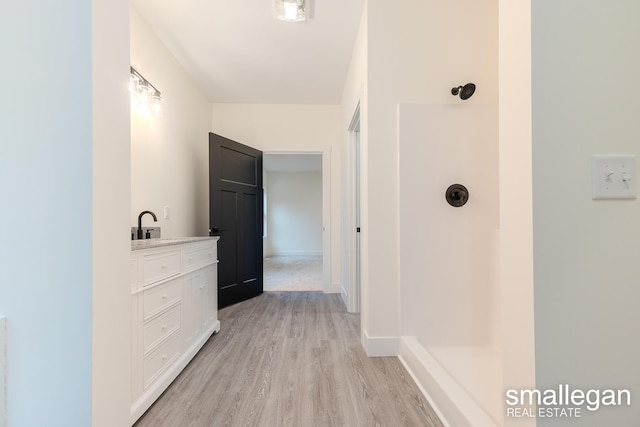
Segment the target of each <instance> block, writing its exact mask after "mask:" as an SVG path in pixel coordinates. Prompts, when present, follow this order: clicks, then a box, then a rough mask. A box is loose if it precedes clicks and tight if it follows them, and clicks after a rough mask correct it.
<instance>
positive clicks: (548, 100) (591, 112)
mask: <svg viewBox="0 0 640 427" xmlns="http://www.w3.org/2000/svg"><path fill="white" fill-rule="evenodd" d="M638 16H640V3H638V2H636V1H631V0H612V1H607V2H606V5H605V4H604V3H603V2H600V1H596V0H570V1H563V2H556V1H552V0H541V1H535V2H532V40H533V49H532V53H533V55H532V58H533V177H534V180H533V184H534V192H533V213H534V217H533V218H534V243H535V245H534V269H535V270H534V271H535V331H536V380H537V383H538V388H542V389H545V388H549V387H553V386H557V384H559V383H560V384H569V385H570V386H571V388H582V389H629V390H630V391H631V395H632V406H631V407H630V408H629V407H627V406H618V407H616V406H609V407H603V408H600V409H599V410H597V411H595V412H589V411H586V410H585V411H583V416H582V417H581V418H579V419H575V420H573V422H571V421H567V422H566V423H563V425H579V426H586V427H589V426H594V427H595V426H602V425H611V426H613V425H615V426H631V425H636V424H637V423H638V419H640V404H638V397H639V396H640V364H639V363H638V361H639V360H640V340H638V337H639V336H640V310H639V309H638V301H640V286H638V280H639V278H640V263H639V262H638V259H639V257H640V200H638V199H635V200H598V201H594V200H592V199H591V175H590V173H591V168H590V156H591V155H592V154H635V155H639V154H640V152H639V151H640V143H639V141H640V127H639V126H638V115H639V114H640V110H639V108H638V102H637V99H638V97H639V96H640V87H639V86H638V85H637V84H635V82H636V81H637V78H638V74H640V57H639V56H638V54H637V53H638V51H639V50H640V27H639V26H638V25H637V17H638ZM637 166H638V165H636V167H637ZM552 424H553V420H542V419H541V420H539V421H538V425H539V426H547V425H552ZM554 425H555V424H554Z"/></svg>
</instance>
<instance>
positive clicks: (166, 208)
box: [164, 206, 171, 219]
mask: <svg viewBox="0 0 640 427" xmlns="http://www.w3.org/2000/svg"><path fill="white" fill-rule="evenodd" d="M170 213H171V212H170V211H169V206H165V207H164V219H169V215H170Z"/></svg>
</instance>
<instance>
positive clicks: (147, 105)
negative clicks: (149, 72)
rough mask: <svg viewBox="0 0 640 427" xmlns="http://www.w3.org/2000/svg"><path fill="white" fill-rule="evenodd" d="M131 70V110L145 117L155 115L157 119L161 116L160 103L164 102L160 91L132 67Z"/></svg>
mask: <svg viewBox="0 0 640 427" xmlns="http://www.w3.org/2000/svg"><path fill="white" fill-rule="evenodd" d="M130 70H131V71H130V74H129V91H130V92H131V108H132V109H133V110H136V111H137V112H138V113H139V114H140V115H142V116H145V117H146V116H149V114H150V113H153V115H154V116H156V117H158V116H160V115H161V108H160V102H162V95H161V94H160V91H159V90H158V89H156V87H155V86H154V85H152V84H151V83H150V82H149V80H147V79H145V78H144V77H142V74H140V73H139V72H138V71H136V69H135V68H133V67H130Z"/></svg>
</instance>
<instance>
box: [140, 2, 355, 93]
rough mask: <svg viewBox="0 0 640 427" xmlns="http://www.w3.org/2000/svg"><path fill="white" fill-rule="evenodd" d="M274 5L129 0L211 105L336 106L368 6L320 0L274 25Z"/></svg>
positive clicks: (264, 3) (266, 3)
mask: <svg viewBox="0 0 640 427" xmlns="http://www.w3.org/2000/svg"><path fill="white" fill-rule="evenodd" d="M272 1H273V0H182V1H175V0H131V4H132V5H133V7H134V8H135V9H136V10H137V11H138V13H139V14H140V15H141V16H142V18H143V19H144V20H145V21H146V22H147V23H148V24H149V26H150V27H151V29H152V30H153V31H154V32H155V33H156V35H157V36H158V38H159V39H160V40H161V41H162V42H163V43H164V44H165V45H166V46H167V48H168V49H169V50H170V51H171V52H172V53H173V55H174V56H175V57H176V59H177V60H178V62H180V63H181V64H182V66H183V67H184V68H185V69H186V70H187V72H188V73H189V74H191V76H192V78H193V79H194V80H195V81H196V83H197V84H198V86H199V87H200V88H201V89H202V90H203V92H204V93H205V94H206V96H207V97H208V98H209V99H210V101H211V102H214V103H241V104H339V103H340V102H341V98H342V89H343V85H344V80H345V76H346V73H347V70H348V67H349V61H350V59H351V50H352V48H353V43H354V41H355V37H356V34H357V30H358V26H359V24H360V18H361V14H362V10H363V5H364V0H315V1H313V2H312V7H313V11H312V13H313V15H312V16H313V17H312V19H310V20H307V21H305V22H299V23H286V22H281V21H278V20H276V19H275V17H274V15H273V9H272Z"/></svg>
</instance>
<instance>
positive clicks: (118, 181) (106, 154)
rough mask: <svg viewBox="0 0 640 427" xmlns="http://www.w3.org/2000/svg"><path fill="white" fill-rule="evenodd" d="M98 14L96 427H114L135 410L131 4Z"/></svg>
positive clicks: (103, 7) (112, 5)
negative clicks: (131, 396) (132, 409)
mask: <svg viewBox="0 0 640 427" xmlns="http://www.w3.org/2000/svg"><path fill="white" fill-rule="evenodd" d="M92 15H93V22H92V30H91V31H92V35H93V58H92V59H93V73H92V79H93V80H92V89H93V94H92V95H93V99H92V106H93V111H92V113H93V116H92V118H93V122H92V137H93V144H92V163H91V165H90V166H91V168H92V176H91V178H92V187H93V188H92V189H93V194H92V203H93V205H92V210H93V218H92V228H93V235H92V238H93V241H92V249H93V254H92V255H93V264H92V279H93V287H92V293H91V298H92V305H91V308H90V309H91V313H92V320H93V324H92V348H91V352H92V353H91V354H92V356H91V362H92V363H91V392H92V396H91V397H92V399H91V411H92V414H91V415H92V416H91V426H92V427H108V426H115V425H118V426H120V425H123V426H124V425H127V423H128V421H129V412H130V405H131V398H130V395H129V390H130V389H131V387H130V384H131V338H130V337H131V319H130V316H129V313H130V312H131V310H130V306H131V293H130V289H129V286H128V284H129V283H130V278H131V276H130V271H129V269H130V259H131V245H130V240H129V212H130V210H131V208H130V204H131V202H130V200H131V175H130V173H129V170H130V165H131V160H130V139H129V138H130V119H129V107H130V105H129V93H128V91H127V83H128V80H129V32H128V31H127V28H128V20H129V5H128V2H127V1H123V0H118V1H110V2H103V1H97V0H96V1H93V9H92ZM114 28H118V29H120V30H119V31H118V32H116V33H114V31H113V29H114ZM46 321H48V319H47V320H46ZM56 348H61V347H56ZM62 348H64V347H62ZM48 425H53V424H51V423H48ZM66 425H72V424H66Z"/></svg>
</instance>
